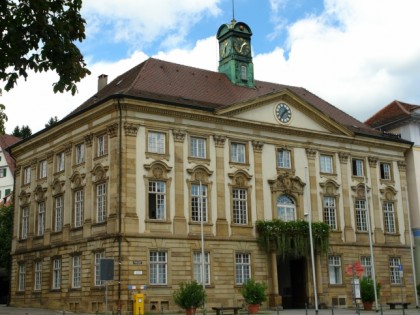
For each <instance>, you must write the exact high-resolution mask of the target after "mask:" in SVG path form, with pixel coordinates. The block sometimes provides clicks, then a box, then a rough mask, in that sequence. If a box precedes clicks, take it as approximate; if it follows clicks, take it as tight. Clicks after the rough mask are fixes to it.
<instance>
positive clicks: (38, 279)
mask: <svg viewBox="0 0 420 315" xmlns="http://www.w3.org/2000/svg"><path fill="white" fill-rule="evenodd" d="M41 284H42V262H40V261H37V262H36V263H35V268H34V290H35V291H40V290H41Z"/></svg>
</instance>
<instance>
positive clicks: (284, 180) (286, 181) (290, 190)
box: [268, 173, 305, 195]
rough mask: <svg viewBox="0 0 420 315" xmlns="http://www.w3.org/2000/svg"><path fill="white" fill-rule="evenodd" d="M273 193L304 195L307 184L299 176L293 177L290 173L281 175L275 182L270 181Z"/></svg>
mask: <svg viewBox="0 0 420 315" xmlns="http://www.w3.org/2000/svg"><path fill="white" fill-rule="evenodd" d="M268 183H269V185H270V189H271V191H272V192H281V193H284V194H299V195H302V194H303V191H304V187H305V183H304V182H302V180H301V179H300V178H299V177H298V176H292V175H290V174H288V173H284V174H280V175H278V176H277V178H276V179H274V180H269V181H268Z"/></svg>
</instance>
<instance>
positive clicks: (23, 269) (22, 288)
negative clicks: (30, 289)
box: [18, 263, 26, 292]
mask: <svg viewBox="0 0 420 315" xmlns="http://www.w3.org/2000/svg"><path fill="white" fill-rule="evenodd" d="M25 281H26V266H25V264H24V263H20V264H19V284H18V291H20V292H22V291H25Z"/></svg>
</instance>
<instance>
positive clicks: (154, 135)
mask: <svg viewBox="0 0 420 315" xmlns="http://www.w3.org/2000/svg"><path fill="white" fill-rule="evenodd" d="M165 144H166V134H164V133H162V132H153V131H149V133H148V152H151V153H159V154H165V151H166V150H165Z"/></svg>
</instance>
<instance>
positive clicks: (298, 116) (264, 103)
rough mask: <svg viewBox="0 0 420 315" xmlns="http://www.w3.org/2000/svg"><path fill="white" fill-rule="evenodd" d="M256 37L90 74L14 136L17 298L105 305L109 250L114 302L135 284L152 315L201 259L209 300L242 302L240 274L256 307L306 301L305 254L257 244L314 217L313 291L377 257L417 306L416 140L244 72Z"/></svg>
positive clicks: (341, 291) (233, 30) (347, 290)
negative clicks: (412, 239)
mask: <svg viewBox="0 0 420 315" xmlns="http://www.w3.org/2000/svg"><path fill="white" fill-rule="evenodd" d="M251 34H252V33H251V30H250V28H249V27H248V26H247V25H246V24H245V23H241V22H236V21H232V23H231V24H226V25H222V26H221V27H220V28H219V30H218V33H217V38H218V40H219V45H220V66H219V72H212V71H207V70H202V69H197V68H193V67H187V66H183V65H179V64H174V63H170V62H165V61H161V60H157V59H153V58H150V59H148V60H146V61H145V62H143V63H141V64H139V65H137V66H136V67H134V68H132V69H130V70H129V71H127V72H126V73H124V74H122V75H120V76H119V77H117V78H116V79H115V80H113V81H112V82H111V83H109V84H106V76H101V77H100V79H99V84H98V86H99V87H100V90H99V91H98V92H97V93H96V94H95V95H94V96H92V97H91V98H90V99H89V100H87V101H86V102H85V103H83V104H82V105H81V106H80V107H78V108H77V109H76V110H74V111H73V112H72V113H70V114H69V115H68V116H67V117H65V118H64V119H63V120H62V121H60V122H59V123H58V124H56V125H54V126H53V127H51V128H48V129H46V130H43V131H41V132H38V133H37V134H35V135H33V136H31V137H30V138H28V139H25V140H24V141H22V142H21V143H19V144H17V145H15V146H13V147H12V149H11V152H12V154H13V156H14V158H15V159H16V163H17V168H16V200H15V205H16V207H15V219H14V227H15V228H14V235H13V244H12V247H13V248H12V256H13V266H12V269H13V270H12V301H11V303H12V305H25V306H28V307H29V306H30V307H49V308H56V309H66V310H73V311H74V310H77V311H82V310H83V311H91V312H95V311H96V310H99V311H103V310H104V307H105V306H104V294H105V287H104V281H101V278H100V274H101V270H100V261H101V259H102V258H113V259H114V261H115V268H114V273H115V277H114V279H115V281H112V282H109V285H108V292H109V293H108V301H109V309H112V310H113V311H115V310H116V309H117V307H118V306H117V305H118V303H120V306H121V309H122V310H123V311H124V310H130V308H131V300H132V293H134V292H135V290H130V288H131V289H133V287H132V286H137V289H138V288H139V286H140V285H146V286H147V289H146V290H145V291H144V293H145V294H146V299H145V303H146V311H147V312H149V311H155V312H160V311H161V310H162V309H163V310H166V309H170V310H177V307H176V306H175V304H174V302H173V299H172V294H173V291H174V290H175V289H176V288H177V287H178V284H179V283H180V282H181V281H187V280H192V279H196V280H198V281H201V279H202V267H203V265H204V273H205V282H206V291H207V295H208V299H207V308H211V307H212V306H220V305H224V306H233V305H235V306H237V305H241V304H242V302H243V299H242V297H241V295H240V293H239V289H240V287H241V285H242V283H243V282H244V281H246V280H247V279H248V278H254V279H255V280H256V281H260V282H265V283H266V284H267V285H268V291H269V292H268V293H269V296H270V299H269V302H268V303H267V304H265V305H264V306H266V307H267V306H269V305H270V306H274V305H277V304H278V303H281V304H282V305H283V306H284V307H285V308H297V307H304V306H305V302H307V301H308V302H309V303H310V304H311V305H314V301H315V297H314V290H313V285H312V283H313V278H312V272H311V270H312V269H311V263H310V262H311V260H310V258H307V257H298V258H296V257H285V258H284V259H283V258H282V257H281V256H277V255H276V253H273V252H270V253H266V252H265V251H264V250H262V249H260V248H259V246H258V244H257V241H256V235H257V233H256V229H255V223H256V221H257V220H272V219H282V220H285V221H290V220H304V219H305V218H306V215H307V214H309V213H310V214H311V217H312V219H313V220H314V221H325V222H326V223H328V224H329V225H330V227H331V230H332V231H331V236H330V246H329V251H328V253H327V254H326V255H320V254H316V256H315V258H316V259H315V260H316V261H315V274H316V278H317V292H318V295H317V297H318V302H319V303H325V304H326V305H328V306H330V305H332V304H333V303H334V304H340V305H342V306H347V307H351V306H352V298H351V297H352V285H351V279H350V278H351V276H350V275H348V274H346V272H345V270H346V268H347V266H348V265H351V264H353V263H354V262H356V261H361V262H362V264H363V265H364V266H365V269H366V273H367V274H370V273H372V271H373V266H374V267H375V269H376V275H377V280H378V281H380V282H381V284H382V286H381V302H382V303H385V302H387V301H390V300H396V299H397V300H399V299H400V296H401V290H403V292H404V301H407V302H412V303H413V302H414V286H413V283H412V281H410V280H409V279H411V278H410V277H412V272H411V269H412V268H411V259H410V246H409V237H408V236H409V233H410V232H409V229H408V220H407V208H406V205H407V195H406V193H405V189H406V186H407V180H406V167H405V154H406V152H407V151H408V150H409V149H410V147H411V142H408V141H405V140H402V139H399V138H395V137H390V136H388V135H386V134H383V133H382V132H380V131H377V130H374V129H372V128H370V127H368V126H367V125H365V124H363V123H361V122H359V121H358V120H356V119H354V118H352V117H351V116H349V115H347V114H346V113H344V112H342V111H341V110H339V109H337V108H336V107H334V106H332V105H331V104H329V103H327V102H325V101H324V100H322V99H320V98H319V97H317V96H316V95H314V94H312V93H311V92H309V91H307V90H305V89H304V88H300V87H294V86H287V85H281V84H275V83H269V82H262V81H257V80H254V77H253V64H252V56H251V50H250V44H251V42H250V41H251ZM384 165H387V167H386V170H387V172H385V173H382V172H381V170H382V168H383V166H384ZM366 178H367V184H366V186H367V187H365V183H366ZM365 191H366V192H367V194H366V193H365ZM366 200H367V202H366ZM369 217H370V219H371V223H372V237H373V242H374V244H373V251H374V258H375V259H374V262H375V265H373V260H372V259H371V256H370V249H369V235H368V230H369V226H368V219H369ZM202 219H203V220H202ZM201 221H204V222H203V224H201ZM201 225H202V226H203V227H202V228H203V235H204V255H203V256H204V257H203V256H202V254H201V250H202V248H201V232H202V229H201ZM203 261H204V264H202V262H203ZM399 266H403V268H404V278H403V279H402V278H401V277H400V274H399V272H398V270H399ZM396 296H398V298H395V297H396Z"/></svg>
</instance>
